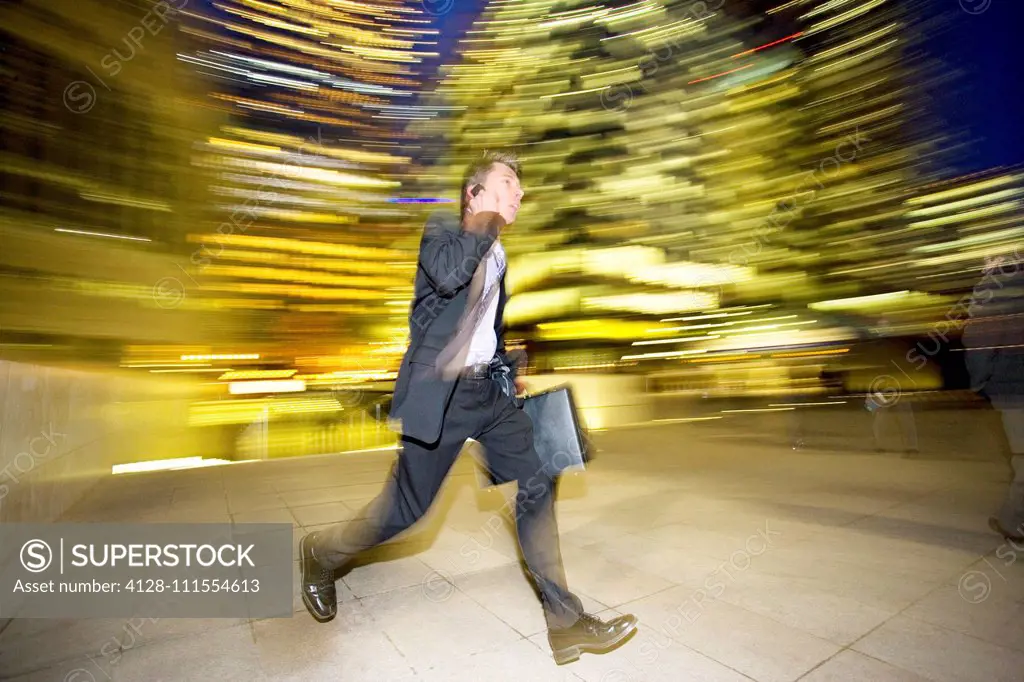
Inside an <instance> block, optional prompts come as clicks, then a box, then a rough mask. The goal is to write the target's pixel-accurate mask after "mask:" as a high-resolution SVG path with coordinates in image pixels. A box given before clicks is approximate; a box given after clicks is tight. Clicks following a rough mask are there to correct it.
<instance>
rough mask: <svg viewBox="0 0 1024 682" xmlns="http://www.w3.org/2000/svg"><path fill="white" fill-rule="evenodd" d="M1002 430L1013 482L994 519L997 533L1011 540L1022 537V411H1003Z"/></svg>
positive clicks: (1023, 502) (1023, 513) (1023, 431)
mask: <svg viewBox="0 0 1024 682" xmlns="http://www.w3.org/2000/svg"><path fill="white" fill-rule="evenodd" d="M1002 418H1003V428H1004V430H1005V431H1006V440H1007V441H1008V442H1009V444H1010V452H1011V453H1013V457H1012V459H1011V460H1010V464H1011V465H1012V467H1013V480H1012V481H1010V489H1009V490H1008V491H1007V493H1006V500H1005V501H1004V502H1003V506H1002V508H1001V509H1000V510H999V514H998V516H997V517H996V519H997V520H998V522H999V523H998V525H999V529H998V530H999V531H1000V533H1001V534H1003V535H1004V536H1008V537H1012V538H1021V537H1024V410H1020V409H1018V410H1003V411H1002Z"/></svg>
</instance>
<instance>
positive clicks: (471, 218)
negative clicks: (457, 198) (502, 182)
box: [464, 185, 505, 234]
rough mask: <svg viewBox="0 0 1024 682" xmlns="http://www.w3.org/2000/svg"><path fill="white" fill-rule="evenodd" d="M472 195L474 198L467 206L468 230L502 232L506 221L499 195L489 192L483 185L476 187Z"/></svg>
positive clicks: (471, 191)
mask: <svg viewBox="0 0 1024 682" xmlns="http://www.w3.org/2000/svg"><path fill="white" fill-rule="evenodd" d="M470 193H471V194H472V195H473V197H472V199H470V200H469V204H468V205H467V206H466V216H465V221H464V222H465V226H466V229H467V230H468V231H470V232H493V233H494V234H497V232H500V231H501V228H502V227H504V226H505V219H504V218H502V217H501V212H500V208H501V206H500V204H499V203H498V195H497V193H495V192H489V191H487V189H486V188H485V187H484V186H483V185H475V186H474V187H473V189H472V190H470Z"/></svg>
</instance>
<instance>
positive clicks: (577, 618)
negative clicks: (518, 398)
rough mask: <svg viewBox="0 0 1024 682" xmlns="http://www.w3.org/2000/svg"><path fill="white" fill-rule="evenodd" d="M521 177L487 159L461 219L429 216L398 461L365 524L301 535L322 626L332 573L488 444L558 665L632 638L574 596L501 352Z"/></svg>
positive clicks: (467, 189) (400, 408) (626, 621)
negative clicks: (507, 492) (473, 444)
mask: <svg viewBox="0 0 1024 682" xmlns="http://www.w3.org/2000/svg"><path fill="white" fill-rule="evenodd" d="M520 175H521V172H520V164H519V161H518V159H516V157H515V156H514V155H512V154H510V153H506V152H496V153H490V154H484V156H483V157H482V158H481V159H480V160H478V161H477V162H475V163H473V164H472V165H471V166H470V168H469V169H468V170H467V172H466V175H465V177H464V179H463V182H462V187H461V195H462V215H461V219H459V218H457V217H455V216H452V215H445V214H435V215H433V216H431V217H430V219H429V220H428V222H427V226H426V229H425V230H424V235H423V238H422V240H421V242H420V252H419V262H418V267H417V271H416V280H415V291H414V299H413V304H412V309H411V313H410V344H409V348H408V349H407V351H406V353H405V357H404V358H403V360H402V365H401V368H400V369H399V372H398V379H397V381H396V382H395V393H394V399H393V402H392V408H391V415H390V416H391V417H392V418H394V419H397V420H400V421H401V433H402V437H401V450H400V452H399V455H398V461H397V462H396V463H395V465H394V466H393V468H392V471H391V476H390V478H389V480H388V482H387V483H386V485H385V488H384V491H383V492H382V493H381V494H380V496H378V497H377V498H376V499H375V500H373V501H372V502H371V503H370V505H369V507H368V508H367V510H366V513H365V514H363V517H364V518H361V519H358V520H356V521H353V522H351V523H349V524H347V525H345V524H338V525H336V526H334V527H332V528H328V529H325V530H323V531H319V532H315V533H310V534H309V535H306V536H305V537H303V538H302V541H301V542H300V546H299V547H300V549H299V551H300V554H301V561H302V583H303V584H302V599H303V602H304V603H305V605H306V608H307V609H308V610H309V612H310V613H311V614H312V616H313V618H315V619H316V620H317V621H320V622H327V621H329V620H331V619H333V618H334V617H335V615H336V614H337V596H336V592H335V584H334V570H335V569H337V568H340V567H343V566H345V565H346V564H348V563H349V562H350V561H351V560H352V558H353V557H354V556H355V555H356V554H358V553H359V552H361V551H364V550H366V549H369V548H371V547H374V546H376V545H379V544H381V543H383V542H385V541H387V540H389V539H391V538H393V537H395V536H396V535H398V534H399V533H401V532H403V531H405V530H406V529H407V528H409V527H410V526H412V525H413V524H414V523H415V522H416V521H417V520H419V519H420V518H421V517H422V516H423V515H424V514H425V513H426V512H427V510H428V509H429V508H430V506H431V504H432V503H433V501H434V498H435V497H436V495H437V493H438V491H439V490H440V488H441V485H442V484H443V483H444V480H445V479H446V477H447V475H448V472H449V470H450V469H451V467H452V465H453V464H454V462H455V460H456V458H457V457H458V455H459V453H460V452H461V450H462V447H463V445H464V444H465V442H466V440H467V439H468V438H473V439H474V440H476V441H478V442H479V443H480V444H481V445H482V446H483V448H484V451H485V453H486V454H485V459H486V464H487V468H488V470H489V473H490V475H491V478H492V479H493V480H494V481H495V482H496V483H508V482H511V481H516V482H517V483H518V487H519V490H518V492H517V494H516V505H515V511H516V529H517V532H518V536H519V545H520V548H521V549H522V553H523V558H524V559H525V562H526V566H527V568H528V571H529V574H530V576H531V578H532V579H533V582H534V583H535V585H536V587H537V590H538V592H539V594H540V597H541V602H542V606H543V608H544V614H545V617H546V619H547V623H548V641H549V643H550V645H551V649H552V653H553V654H554V658H555V660H556V662H558V663H559V664H562V663H568V662H571V661H574V660H576V659H578V658H579V656H580V654H581V653H583V652H591V653H604V652H607V651H610V650H611V649H613V648H615V647H617V646H618V645H620V644H621V643H623V642H624V641H626V639H627V638H628V637H629V636H630V635H631V634H632V633H633V632H634V631H635V630H636V618H635V617H634V616H632V615H626V616H620V617H618V618H614V619H612V620H610V621H602V620H600V619H599V618H597V617H595V616H592V615H590V614H587V613H584V611H583V607H582V604H581V603H580V600H579V599H578V598H577V597H576V596H575V595H574V594H572V592H570V591H569V589H568V586H567V584H566V579H565V572H564V569H563V567H562V557H561V550H560V549H559V540H558V529H557V525H556V522H555V513H554V490H555V481H554V480H553V478H552V477H551V475H550V474H549V473H548V472H547V471H546V470H545V468H544V467H543V466H542V465H541V462H540V459H539V457H538V455H537V452H536V450H535V449H534V446H533V425H532V423H531V421H530V418H529V417H528V416H527V415H526V413H524V412H523V411H522V410H521V409H519V408H518V407H517V406H516V404H515V402H514V400H513V397H512V394H513V390H511V389H510V388H509V384H511V383H513V382H514V383H515V385H516V388H519V387H520V382H519V380H518V379H517V378H516V363H514V362H512V361H511V359H510V358H509V356H508V354H507V353H506V351H505V344H504V335H503V330H504V321H503V315H504V308H505V300H506V295H505V254H504V250H503V249H502V246H501V243H500V242H499V236H500V233H501V231H502V230H503V229H504V228H505V227H506V226H508V225H510V224H511V223H513V222H514V221H515V218H516V214H517V213H518V211H519V202H520V200H521V199H522V197H523V190H522V187H521V185H520ZM503 385H504V386H505V388H504V389H503Z"/></svg>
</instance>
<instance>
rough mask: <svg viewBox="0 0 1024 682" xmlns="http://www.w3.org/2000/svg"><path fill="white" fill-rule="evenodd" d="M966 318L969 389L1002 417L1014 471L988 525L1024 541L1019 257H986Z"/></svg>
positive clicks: (1023, 286) (1022, 280)
mask: <svg viewBox="0 0 1024 682" xmlns="http://www.w3.org/2000/svg"><path fill="white" fill-rule="evenodd" d="M969 314H970V322H969V323H968V325H967V328H966V329H965V330H964V334H963V344H964V349H965V350H966V351H967V353H966V355H967V358H966V363H967V370H968V372H969V373H970V376H971V388H972V389H973V390H975V391H977V392H979V393H980V394H981V395H982V396H984V397H985V398H986V399H988V400H989V401H990V402H991V403H992V406H993V407H994V408H995V409H997V410H999V412H1000V413H1001V414H1002V418H1003V428H1004V430H1005V431H1006V440H1007V441H1008V443H1009V446H1010V452H1011V459H1010V464H1011V467H1012V468H1013V480H1012V481H1011V482H1010V490H1009V492H1008V493H1007V496H1006V500H1005V501H1004V502H1003V506H1002V509H1000V510H999V513H998V514H997V515H996V516H995V517H993V518H991V519H989V526H990V527H991V528H992V530H994V531H995V532H997V533H999V534H1000V535H1002V536H1003V537H1005V538H1008V539H1012V540H1024V352H1022V350H1024V349H1022V347H1021V345H1022V344H1024V272H1022V263H1021V261H1020V257H1019V256H1017V255H1016V254H1014V257H1013V258H1011V259H1008V260H1006V259H1002V258H986V260H985V275H984V277H982V279H981V281H980V282H979V283H978V284H977V285H976V286H975V288H974V295H973V297H972V301H971V307H970V310H969Z"/></svg>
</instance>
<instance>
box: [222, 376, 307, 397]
mask: <svg viewBox="0 0 1024 682" xmlns="http://www.w3.org/2000/svg"><path fill="white" fill-rule="evenodd" d="M305 390H306V382H305V381H295V380H293V379H291V380H279V381H272V380H268V381H233V382H231V383H230V384H229V385H228V392H229V393H231V395H251V394H253V393H301V392H302V391H305Z"/></svg>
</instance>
